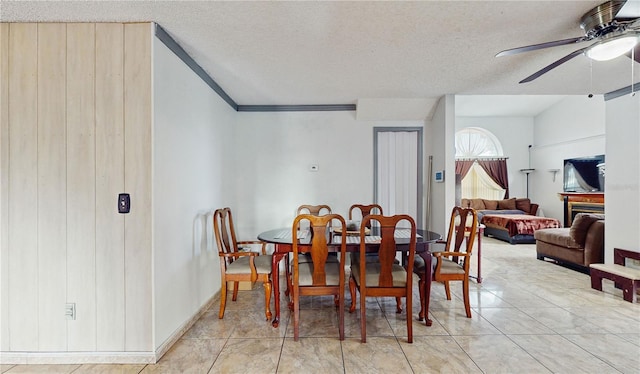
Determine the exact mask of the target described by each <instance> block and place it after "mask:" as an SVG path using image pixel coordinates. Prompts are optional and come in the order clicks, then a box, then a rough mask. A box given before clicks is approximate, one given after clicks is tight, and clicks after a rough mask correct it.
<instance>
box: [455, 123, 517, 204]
mask: <svg viewBox="0 0 640 374" xmlns="http://www.w3.org/2000/svg"><path fill="white" fill-rule="evenodd" d="M455 146H456V160H458V159H461V160H462V159H467V160H468V159H482V158H491V157H503V156H504V155H503V152H502V145H501V144H500V141H499V140H498V138H496V136H495V135H493V134H492V133H491V132H490V131H488V130H486V129H483V128H479V127H467V128H464V129H462V130H459V131H457V132H456V136H455ZM461 190H462V191H461V192H462V196H461V197H462V198H482V199H491V200H498V199H502V198H504V196H505V193H506V191H507V190H506V189H505V188H502V187H501V186H500V185H498V184H497V183H496V182H495V181H494V180H493V179H492V178H491V176H489V174H487V172H486V171H485V170H484V168H482V167H481V166H480V165H479V164H478V163H477V162H473V165H471V167H470V169H469V171H468V172H467V174H466V175H465V176H464V178H463V179H462V182H461Z"/></svg>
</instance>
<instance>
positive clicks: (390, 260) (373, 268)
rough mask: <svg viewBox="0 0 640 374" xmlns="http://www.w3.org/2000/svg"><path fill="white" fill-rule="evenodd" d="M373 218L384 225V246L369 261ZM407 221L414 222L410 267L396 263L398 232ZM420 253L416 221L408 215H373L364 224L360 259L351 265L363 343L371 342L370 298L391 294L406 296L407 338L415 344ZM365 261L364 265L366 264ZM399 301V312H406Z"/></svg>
mask: <svg viewBox="0 0 640 374" xmlns="http://www.w3.org/2000/svg"><path fill="white" fill-rule="evenodd" d="M369 221H376V222H377V223H378V224H379V226H380V239H379V240H380V246H379V250H378V256H377V257H376V258H377V261H375V262H373V261H370V262H367V260H366V259H365V256H366V249H367V243H366V238H367V236H366V234H365V233H366V231H365V229H366V227H367V224H369V223H370V222H369ZM404 221H407V222H408V223H409V225H410V228H409V230H410V232H411V235H410V240H409V244H408V246H409V249H408V253H407V257H408V262H407V268H406V269H405V268H404V267H403V266H401V265H400V264H398V263H396V262H395V257H396V250H397V248H396V238H395V231H396V227H397V226H398V223H400V222H404ZM415 252H416V223H415V221H414V220H413V218H411V216H408V215H406V214H401V215H394V216H382V215H377V214H370V215H368V216H366V217H364V219H363V220H362V222H361V223H360V261H359V262H357V263H354V264H352V265H351V277H350V278H349V291H350V293H351V308H349V312H350V313H352V312H354V311H355V309H356V289H357V290H358V291H360V336H361V340H362V342H363V343H366V341H367V311H366V298H367V297H379V296H391V297H395V298H396V301H397V302H398V300H399V299H400V298H402V297H404V298H405V299H406V304H407V306H406V312H407V338H408V341H409V343H413V325H412V321H413V318H412V316H411V311H412V285H413V262H414V257H415ZM362 264H364V266H363V265H362ZM400 305H401V304H400V303H399V302H398V306H397V310H396V312H397V313H401V312H402V308H401V307H400Z"/></svg>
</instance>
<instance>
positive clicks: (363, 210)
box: [349, 204, 384, 228]
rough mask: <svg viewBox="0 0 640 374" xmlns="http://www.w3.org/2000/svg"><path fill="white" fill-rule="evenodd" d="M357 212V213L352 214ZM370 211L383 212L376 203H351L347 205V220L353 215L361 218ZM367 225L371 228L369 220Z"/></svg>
mask: <svg viewBox="0 0 640 374" xmlns="http://www.w3.org/2000/svg"><path fill="white" fill-rule="evenodd" d="M358 212H359V214H358V215H356V214H354V213H358ZM372 213H374V214H380V215H384V213H383V212H382V207H381V206H380V205H378V204H368V205H364V204H353V205H351V206H350V207H349V220H353V219H354V217H355V218H358V217H359V218H360V219H362V218H364V217H366V216H368V215H369V214H372ZM367 227H368V228H371V222H369V226H367Z"/></svg>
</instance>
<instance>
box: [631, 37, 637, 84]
mask: <svg viewBox="0 0 640 374" xmlns="http://www.w3.org/2000/svg"><path fill="white" fill-rule="evenodd" d="M635 53H636V49H635V47H634V48H631V96H635V95H636V92H635V90H634V87H633V76H634V74H633V68H634V66H633V65H635V63H636V56H635Z"/></svg>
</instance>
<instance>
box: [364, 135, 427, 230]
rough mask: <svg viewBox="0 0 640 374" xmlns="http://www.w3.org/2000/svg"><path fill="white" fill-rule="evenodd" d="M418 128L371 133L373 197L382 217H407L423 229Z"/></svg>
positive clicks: (420, 138)
mask: <svg viewBox="0 0 640 374" xmlns="http://www.w3.org/2000/svg"><path fill="white" fill-rule="evenodd" d="M422 131H423V129H422V127H375V128H374V129H373V148H374V156H373V157H374V159H373V168H374V172H373V179H374V187H373V196H374V202H375V203H377V204H380V205H381V206H382V209H383V211H384V214H385V215H393V214H408V215H410V216H411V217H413V219H414V220H415V221H416V225H417V227H419V228H422V227H423V220H422V195H423V186H422V180H423V158H422V153H423V144H422V136H423V135H422Z"/></svg>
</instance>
